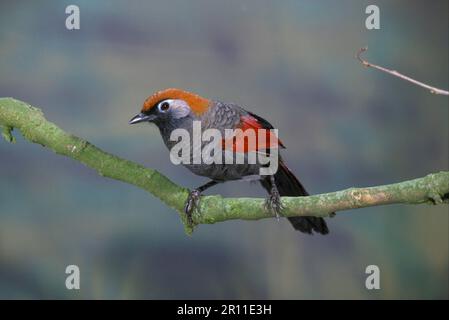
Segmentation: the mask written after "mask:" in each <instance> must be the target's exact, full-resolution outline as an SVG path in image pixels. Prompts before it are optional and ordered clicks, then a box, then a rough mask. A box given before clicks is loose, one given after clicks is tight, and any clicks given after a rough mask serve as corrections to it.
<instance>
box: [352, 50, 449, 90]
mask: <svg viewBox="0 0 449 320" xmlns="http://www.w3.org/2000/svg"><path fill="white" fill-rule="evenodd" d="M366 51H368V47H364V48H360V49H359V51H358V52H357V55H356V58H357V59H358V60H359V61H360V63H362V64H363V65H364V66H365V67H368V68H374V69H377V70H380V71H383V72H385V73H388V74H391V75H393V76H395V77H398V78H400V79H402V80H405V81H408V82H411V83H413V84H415V85H417V86H419V87H422V88H425V89H427V90H429V91H430V93H434V94H442V95H445V96H447V95H449V91H446V90H442V89H438V88H436V87H432V86H429V85H428V84H425V83H423V82H420V81H418V80H415V79H412V78H410V77H407V76H405V75H403V74H402V73H399V72H397V71H396V70H391V69H387V68H384V67H381V66H378V65H376V64H373V63H371V62H368V61H366V60H364V59H362V57H361V55H362V54H363V53H364V52H366Z"/></svg>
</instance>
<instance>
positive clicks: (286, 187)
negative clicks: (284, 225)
mask: <svg viewBox="0 0 449 320" xmlns="http://www.w3.org/2000/svg"><path fill="white" fill-rule="evenodd" d="M274 181H275V183H276V187H277V189H278V191H279V193H280V195H281V196H308V195H309V193H308V192H307V191H306V189H305V188H304V187H303V185H302V184H301V182H299V180H298V179H297V178H296V177H295V175H294V174H293V173H292V172H291V171H290V169H288V168H287V166H286V165H285V164H284V163H283V162H282V161H280V162H279V169H278V171H277V172H276V174H275V175H274ZM261 184H262V186H263V187H264V188H265V189H266V190H267V191H268V192H270V189H271V185H270V181H269V179H263V180H261ZM287 219H288V220H289V221H290V223H291V224H292V225H293V228H295V229H296V230H298V231H301V232H304V233H308V234H312V232H313V231H315V232H317V233H320V234H328V233H329V229H328V228H327V224H326V221H324V219H323V218H319V217H288V218H287Z"/></svg>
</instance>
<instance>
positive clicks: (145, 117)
mask: <svg viewBox="0 0 449 320" xmlns="http://www.w3.org/2000/svg"><path fill="white" fill-rule="evenodd" d="M155 118H156V116H155V115H152V114H150V115H148V114H144V113H139V114H138V115H136V116H134V117H133V118H132V119H131V120H129V124H135V123H139V122H145V121H153V120H154V119H155Z"/></svg>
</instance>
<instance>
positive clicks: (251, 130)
mask: <svg viewBox="0 0 449 320" xmlns="http://www.w3.org/2000/svg"><path fill="white" fill-rule="evenodd" d="M237 129H240V130H236V131H235V134H234V136H232V137H230V138H225V139H223V147H224V148H225V149H228V150H230V149H232V151H234V152H244V153H247V152H251V151H258V152H266V151H267V150H268V149H274V148H279V147H281V148H285V147H284V145H283V144H282V142H281V141H280V140H279V139H278V137H277V135H276V133H275V132H274V131H272V129H274V128H273V126H272V125H271V124H269V123H268V121H266V120H264V119H262V118H260V117H258V116H256V115H253V114H248V115H244V116H241V117H240V124H239V125H238V127H237Z"/></svg>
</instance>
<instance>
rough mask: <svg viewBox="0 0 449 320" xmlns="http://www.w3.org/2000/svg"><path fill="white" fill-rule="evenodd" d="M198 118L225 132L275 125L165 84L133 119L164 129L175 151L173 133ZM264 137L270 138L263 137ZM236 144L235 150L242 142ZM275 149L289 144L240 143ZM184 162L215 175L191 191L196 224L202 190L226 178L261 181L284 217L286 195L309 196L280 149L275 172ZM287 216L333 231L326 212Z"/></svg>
mask: <svg viewBox="0 0 449 320" xmlns="http://www.w3.org/2000/svg"><path fill="white" fill-rule="evenodd" d="M195 121H197V122H199V123H200V124H201V128H202V129H217V130H219V132H223V131H225V129H241V130H242V131H243V132H246V130H249V129H253V130H257V131H256V134H257V132H259V131H258V130H259V129H265V130H270V129H274V128H273V126H272V125H271V124H270V123H269V122H268V121H267V120H265V119H264V118H262V117H260V116H258V115H256V114H255V113H252V112H250V111H247V110H246V109H245V108H243V107H241V106H239V105H237V104H235V103H226V102H221V101H219V100H213V99H207V98H204V97H202V96H200V95H198V94H196V93H192V92H189V91H186V90H183V89H177V88H168V89H164V90H161V91H157V92H155V93H154V94H152V95H150V96H149V97H148V98H147V99H146V100H145V101H144V103H143V106H142V108H141V111H140V112H139V113H138V114H137V115H135V116H134V117H133V118H132V119H131V120H130V121H129V124H137V123H142V122H147V123H153V124H155V125H156V126H157V127H158V129H159V131H160V134H161V136H162V140H163V142H164V144H165V145H166V146H167V148H168V149H169V150H171V149H172V148H173V147H174V145H175V144H176V143H177V141H173V139H171V138H170V137H171V134H172V132H173V131H174V130H176V129H185V130H186V131H187V132H189V133H192V130H193V126H194V122H195ZM262 132H264V131H262ZM265 132H268V131H265ZM270 132H271V131H270ZM267 137H268V136H267ZM258 141H259V140H258ZM260 141H264V139H263V137H262V139H261V140H260ZM234 142H235V141H234ZM232 147H233V148H234V150H235V148H236V146H235V145H234V146H232ZM275 148H279V149H284V148H285V147H284V145H283V143H282V142H281V141H280V140H279V139H277V140H276V143H274V144H273V143H271V144H263V143H261V144H260V145H257V146H256V150H249V148H248V145H244V146H243V147H241V148H240V152H243V153H244V154H245V157H246V156H247V155H248V154H249V152H260V153H265V154H270V153H273V150H274V149H275ZM225 149H226V147H224V145H223V146H222V152H223V154H224V153H225V152H226V150H225ZM262 149H263V150H262ZM228 151H229V150H228ZM245 159H246V158H245ZM183 165H184V166H185V167H186V168H187V169H189V170H190V171H191V172H192V173H194V174H196V175H199V176H203V177H206V178H208V179H209V181H208V182H207V183H205V184H203V185H201V186H199V187H197V188H195V189H193V190H192V191H190V193H189V196H188V198H187V200H186V203H185V208H184V211H185V214H186V215H187V218H188V221H189V222H190V223H193V220H192V213H193V212H194V210H196V209H197V208H198V205H199V200H200V197H201V194H202V193H203V192H204V191H205V190H207V189H209V188H211V187H212V186H215V185H217V184H219V183H223V182H226V181H235V180H258V181H259V182H260V184H261V185H262V187H263V188H264V189H265V190H266V191H267V192H268V197H267V199H266V202H265V206H266V208H267V209H268V210H270V211H271V212H273V213H274V215H275V216H276V217H277V218H278V219H279V216H281V215H282V209H283V207H282V203H281V197H282V196H290V197H295V196H307V195H309V193H308V192H307V191H306V189H305V188H304V186H303V185H302V184H301V182H300V181H299V180H298V179H297V178H296V176H295V175H294V174H293V172H292V171H291V170H290V169H289V168H288V167H287V165H286V164H285V161H284V160H283V158H282V157H281V155H280V154H279V155H278V167H277V171H276V172H272V174H269V175H260V168H261V166H262V165H261V164H260V163H253V164H248V163H243V164H235V163H233V164H227V163H211V164H205V163H192V162H189V163H183ZM333 214H334V213H330V214H329V215H330V216H332V215H333ZM287 219H288V220H289V221H290V223H291V224H292V226H293V228H294V229H295V230H298V231H300V232H302V233H306V234H313V233H317V234H322V235H325V234H328V233H329V229H328V227H327V224H326V221H325V220H324V219H323V218H322V217H313V216H304V217H302V216H301V217H287Z"/></svg>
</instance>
